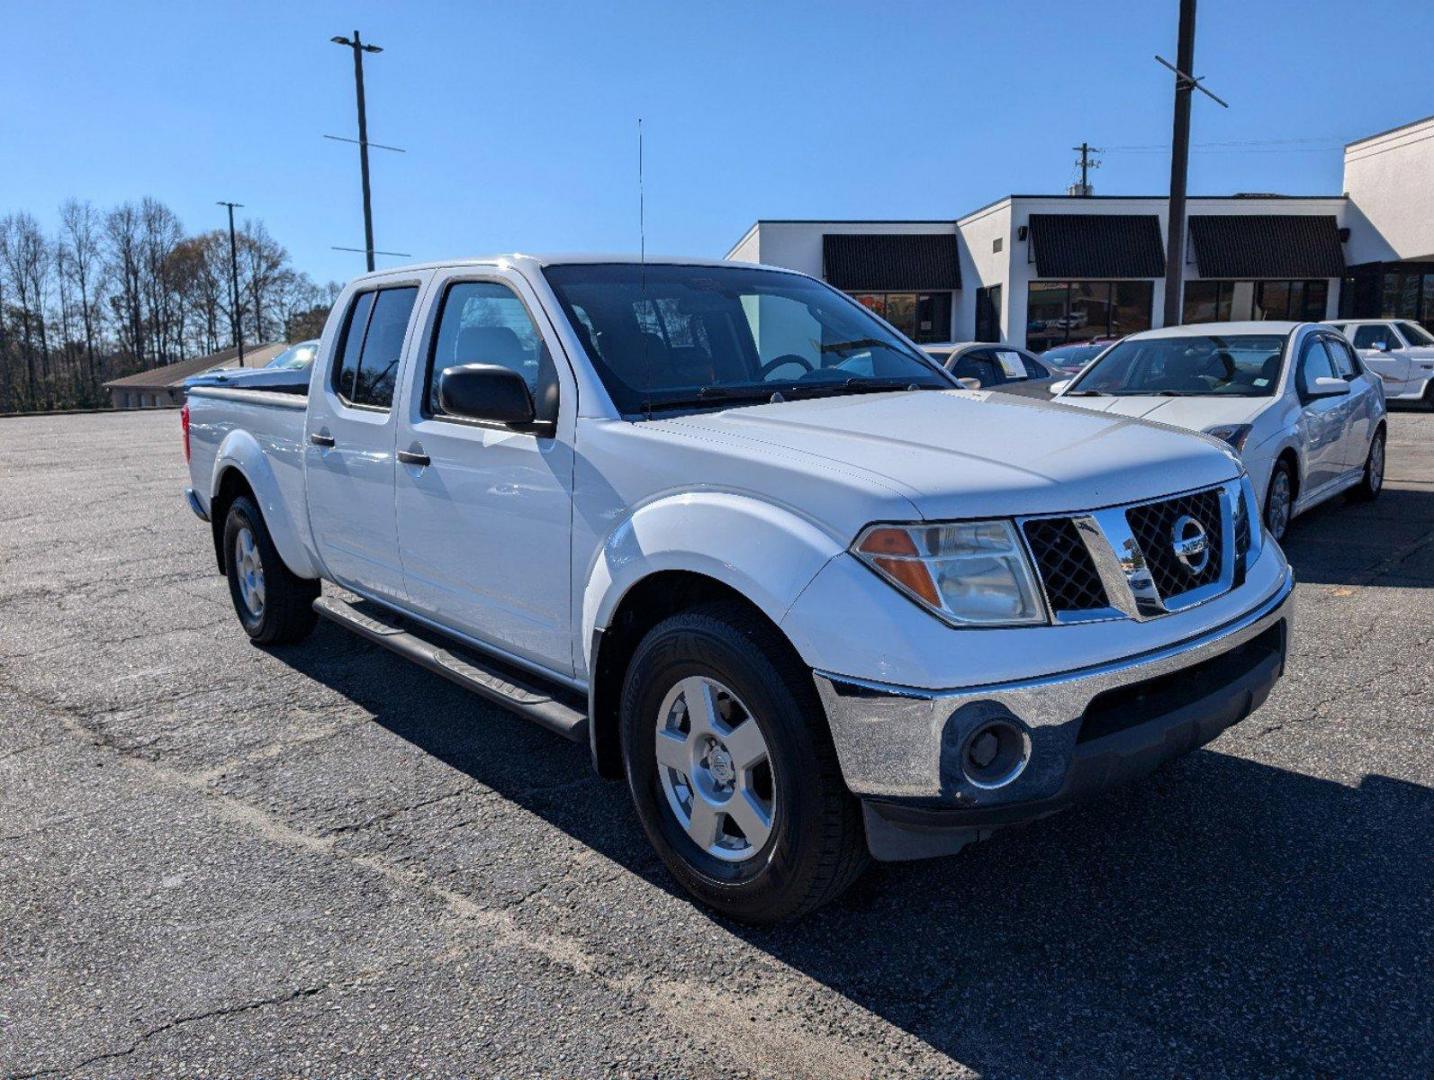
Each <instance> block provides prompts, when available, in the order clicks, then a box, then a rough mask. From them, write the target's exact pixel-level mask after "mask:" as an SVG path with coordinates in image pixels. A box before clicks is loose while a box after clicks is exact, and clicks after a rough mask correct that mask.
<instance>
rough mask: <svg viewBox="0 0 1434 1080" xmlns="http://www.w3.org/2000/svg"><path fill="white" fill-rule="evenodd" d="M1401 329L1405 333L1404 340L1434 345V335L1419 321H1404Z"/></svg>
mask: <svg viewBox="0 0 1434 1080" xmlns="http://www.w3.org/2000/svg"><path fill="white" fill-rule="evenodd" d="M1399 329H1400V331H1401V332H1402V333H1403V334H1404V340H1406V341H1407V342H1409V344H1411V345H1434V337H1430V336H1429V331H1428V330H1425V329H1424V327H1422V326H1420V325H1419V324H1418V323H1411V322H1402V323H1400V324H1399Z"/></svg>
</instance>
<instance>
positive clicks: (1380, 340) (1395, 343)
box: [1354, 323, 1399, 349]
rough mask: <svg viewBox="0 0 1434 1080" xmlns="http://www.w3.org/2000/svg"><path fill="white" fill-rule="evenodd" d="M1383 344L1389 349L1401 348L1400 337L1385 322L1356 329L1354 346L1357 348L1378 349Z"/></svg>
mask: <svg viewBox="0 0 1434 1080" xmlns="http://www.w3.org/2000/svg"><path fill="white" fill-rule="evenodd" d="M1381 344H1383V345H1384V347H1385V348H1387V349H1397V348H1399V339H1398V338H1397V337H1395V336H1394V332H1393V331H1392V330H1390V329H1389V327H1387V326H1385V325H1384V324H1383V323H1377V324H1374V325H1370V326H1360V327H1357V328H1356V329H1355V331H1354V347H1355V348H1356V349H1377V348H1379V346H1380V345H1381Z"/></svg>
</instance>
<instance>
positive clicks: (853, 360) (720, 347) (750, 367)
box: [544, 263, 952, 415]
mask: <svg viewBox="0 0 1434 1080" xmlns="http://www.w3.org/2000/svg"><path fill="white" fill-rule="evenodd" d="M544 273H545V274H546V276H547V279H548V281H549V283H550V284H551V285H552V287H553V291H554V292H555V293H556V294H557V297H558V301H559V303H561V304H562V306H563V311H564V312H565V313H566V315H567V317H568V320H569V322H570V323H571V324H572V327H573V330H574V332H575V333H576V334H577V336H578V338H579V340H580V341H581V342H582V343H583V347H584V348H585V349H586V350H587V354H588V356H589V357H590V358H591V360H592V363H593V367H594V368H595V369H596V371H597V373H598V376H599V377H600V378H601V379H602V381H603V385H604V386H605V387H607V391H608V393H609V394H610V395H612V399H613V403H614V404H615V405H616V406H617V407H618V409H619V410H621V411H622V412H623V413H624V414H626V415H635V414H639V413H642V412H645V411H651V410H660V409H664V408H666V409H674V408H692V407H702V406H706V405H730V404H734V403H748V404H750V403H755V402H759V401H767V400H769V399H770V398H771V397H772V395H773V394H774V393H777V394H781V396H782V397H783V398H793V397H808V396H811V397H815V396H824V395H829V394H839V393H864V392H870V391H873V390H900V389H905V388H907V387H909V386H914V387H918V388H923V389H925V388H930V389H939V390H949V389H951V388H952V386H951V381H950V380H949V379H948V378H946V376H945V375H944V374H942V373H940V372H939V370H938V369H937V368H936V366H935V365H934V364H933V363H932V361H931V360H930V359H929V358H927V357H925V356H924V355H922V353H921V352H920V351H919V350H917V349H916V348H915V346H913V345H911V344H909V343H907V342H906V341H905V340H904V339H902V338H901V337H900V335H898V334H897V333H896V332H895V331H893V330H892V329H891V328H890V327H889V326H887V325H886V324H885V323H884V322H882V321H881V320H879V319H877V318H876V317H875V316H873V315H871V314H870V313H868V312H867V310H866V309H865V308H863V307H862V306H861V305H860V304H857V303H856V302H855V301H853V300H851V299H849V298H847V297H846V296H844V295H842V294H841V293H839V292H837V291H835V290H834V289H832V288H830V287H829V286H826V285H823V284H822V283H821V282H819V281H815V280H813V279H811V278H807V277H802V276H800V275H797V274H784V273H780V272H778V271H773V270H757V269H752V268H750V267H738V266H732V267H726V266H673V265H662V264H659V265H648V266H646V267H643V266H640V265H638V264H636V263H602V264H569V265H563V266H550V267H547V268H546V269H545V271H544Z"/></svg>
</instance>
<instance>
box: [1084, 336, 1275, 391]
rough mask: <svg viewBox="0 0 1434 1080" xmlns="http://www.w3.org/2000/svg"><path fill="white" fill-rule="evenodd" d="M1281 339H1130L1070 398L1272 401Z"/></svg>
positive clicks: (1088, 371) (1089, 371)
mask: <svg viewBox="0 0 1434 1080" xmlns="http://www.w3.org/2000/svg"><path fill="white" fill-rule="evenodd" d="M1284 349H1285V336H1284V335H1283V334H1231V335H1228V336H1223V335H1217V334H1210V335H1200V336H1186V335H1183V334H1182V335H1179V336H1172V337H1151V338H1135V339H1129V338H1127V339H1126V340H1125V341H1122V342H1121V343H1120V344H1118V345H1116V346H1114V347H1112V348H1111V350H1110V351H1109V352H1108V353H1106V354H1105V356H1103V357H1102V358H1101V359H1100V360H1099V361H1098V362H1097V363H1095V364H1094V365H1093V366H1091V367H1089V368H1087V369H1086V371H1085V373H1084V374H1083V375H1081V376H1080V377H1078V378H1077V379H1076V381H1075V382H1074V383H1073V384H1072V385H1071V388H1070V390H1069V391H1068V392H1069V393H1074V394H1114V395H1116V396H1126V395H1134V394H1161V395H1168V396H1171V397H1206V396H1219V397H1269V396H1270V395H1271V394H1273V393H1274V392H1275V387H1276V386H1277V385H1278V384H1279V381H1280V365H1281V363H1282V357H1283V355H1284Z"/></svg>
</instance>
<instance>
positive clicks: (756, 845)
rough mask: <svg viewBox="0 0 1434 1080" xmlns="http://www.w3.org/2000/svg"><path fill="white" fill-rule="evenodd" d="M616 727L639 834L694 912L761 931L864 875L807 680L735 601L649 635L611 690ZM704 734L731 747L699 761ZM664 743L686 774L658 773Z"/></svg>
mask: <svg viewBox="0 0 1434 1080" xmlns="http://www.w3.org/2000/svg"><path fill="white" fill-rule="evenodd" d="M709 691H710V692H711V696H710V697H709V696H707V693H708V692H709ZM689 697H690V698H691V700H692V701H693V702H696V703H697V704H696V706H695V707H694V706H693V705H690V704H689V702H688V698H689ZM704 701H705V702H706V707H705V708H704V706H703V704H702V703H703V702H704ZM714 706H715V708H714ZM704 713H706V714H707V715H713V714H715V717H716V719H715V721H714V722H713V723H711V724H708V723H706V722H705V721H702V720H701V717H702V715H703V714H704ZM747 724H751V725H754V727H753V728H748V727H747V726H746V725H747ZM620 725H621V741H622V753H623V763H624V766H625V767H626V771H627V780H628V788H629V790H630V791H631V793H632V799H633V803H634V804H635V805H636V808H637V814H638V818H639V819H640V821H641V822H642V827H643V831H644V832H645V833H646V834H647V838H648V840H649V841H650V842H651V843H652V846H653V847H654V848H655V849H656V850H657V853H658V855H659V856H661V858H662V861H663V862H664V863H665V864H666V865H667V868H668V870H670V871H671V873H672V875H673V876H674V877H675V878H676V879H677V880H678V882H679V883H680V884H681V885H682V886H683V888H685V889H686V890H687V891H688V892H689V893H691V894H692V895H693V896H695V897H696V898H697V899H698V900H700V901H702V902H703V903H705V904H707V905H709V906H710V907H713V908H715V909H717V910H718V911H719V912H721V913H723V914H724V915H728V916H730V917H731V918H733V919H737V920H740V921H742V922H747V923H758V924H762V923H774V922H778V921H781V920H784V919H791V918H795V917H797V916H800V915H804V914H806V913H807V912H810V911H812V910H814V909H816V908H818V907H820V906H821V905H822V904H825V903H827V902H829V901H831V900H833V899H835V898H836V897H837V896H838V895H840V894H841V893H842V892H843V891H844V890H845V889H846V888H847V887H848V886H849V885H851V883H852V882H853V881H855V880H856V879H857V877H858V876H859V875H860V874H861V872H862V870H863V869H865V867H866V863H867V850H866V840H865V832H864V829H863V827H862V820H861V807H860V804H859V803H858V802H857V800H856V798H855V797H853V796H852V794H851V793H850V792H849V791H848V790H847V787H846V784H845V782H844V781H843V780H842V776H841V769H840V767H839V765H838V763H837V757H836V750H835V748H834V747H833V746H832V742H831V735H830V732H829V731H828V730H827V727H826V720H825V717H824V715H823V712H822V708H821V702H820V701H819V700H818V699H817V695H816V688H815V686H814V685H813V684H812V676H811V672H810V671H809V670H807V669H806V668H805V666H803V665H802V664H801V662H800V660H799V659H798V658H797V657H796V655H795V654H794V653H793V652H792V650H791V647H790V646H789V645H788V644H787V642H786V640H785V639H783V638H782V637H781V636H780V634H778V633H777V632H776V631H775V630H774V629H773V628H772V627H771V626H770V625H768V624H767V623H766V622H765V621H764V620H762V619H761V618H760V617H759V616H757V615H756V614H754V613H753V612H751V611H749V610H748V609H747V608H745V607H744V606H743V605H741V604H738V603H730V602H728V603H716V604H710V605H704V606H703V607H700V608H695V609H693V610H691V611H688V612H684V613H681V614H678V615H675V616H673V617H671V618H669V619H666V620H665V621H663V622H661V623H659V624H658V625H657V626H656V627H654V628H653V629H652V630H651V631H649V632H648V634H647V636H646V637H644V638H643V639H642V641H641V642H640V643H639V645H638V647H637V650H636V652H635V653H634V654H633V658H632V662H631V664H630V665H629V666H628V671H627V677H626V678H625V680H624V682H623V690H622V704H621V719H620ZM684 725H685V727H686V730H685V731H684V730H682V728H683V726H684ZM704 729H705V730H707V731H709V732H715V733H716V734H717V735H720V736H721V738H723V739H728V740H730V741H731V743H732V745H731V747H728V746H727V745H726V743H725V742H721V741H718V742H717V743H716V744H715V746H714V745H713V744H712V743H710V742H708V743H706V745H707V747H708V752H707V753H706V755H705V756H700V751H701V748H702V746H703V744H704V740H705V739H707V738H711V737H712V736H711V735H709V736H703V735H701V734H699V733H700V732H701V731H703V730H704ZM743 732H745V733H746V734H745V735H744V734H742V733H743ZM754 734H755V736H757V737H759V740H760V743H761V746H760V749H761V751H763V752H765V754H766V757H765V760H764V761H763V760H760V759H758V758H757V757H756V754H755V750H756V747H757V741H756V740H754V737H753V736H754ZM663 739H669V740H672V741H671V742H668V743H664V744H663V746H664V750H663V755H664V761H672V760H676V759H680V760H681V762H682V763H683V764H682V768H683V769H684V770H685V772H679V771H677V770H674V769H673V768H672V767H670V766H669V765H665V764H664V765H660V764H659V761H658V748H659V741H660V740H663ZM724 755H726V757H725V760H724ZM744 758H746V759H747V762H751V761H753V760H756V761H757V762H758V763H757V764H755V765H750V764H747V763H744V761H743V759H744ZM704 763H705V765H704ZM714 789H715V790H714ZM699 791H700V792H703V793H706V796H710V797H704V795H702V794H699ZM684 794H685V795H686V797H687V802H686V804H685V805H684V803H683V796H684ZM744 799H746V800H748V801H749V803H751V804H752V805H749V806H745V807H744V806H743V805H742V804H741V803H740V802H739V800H744ZM703 806H705V807H706V808H707V809H705V810H704V812H703V813H701V814H700V815H699V814H698V813H696V811H697V810H698V809H699V807H703ZM752 806H755V807H756V808H757V811H758V812H757V814H756V815H755V816H754V815H753V812H752ZM713 807H722V808H729V807H730V808H732V809H733V810H734V811H736V813H728V812H727V811H726V809H718V810H716V812H715V813H713V812H712V809H711V808H713ZM689 808H690V809H689ZM764 814H765V817H764V816H763V815H764ZM714 819H715V821H716V825H715V827H714V826H712V821H713V820H714ZM762 826H765V830H766V831H765V835H764V834H763V829H762ZM749 832H750V833H751V834H752V835H751V836H749V835H748V833H749ZM697 837H700V838H701V840H702V841H703V842H702V843H699V841H698V839H697ZM709 839H714V840H715V842H714V843H711V844H708V843H706V841H707V840H709Z"/></svg>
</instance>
